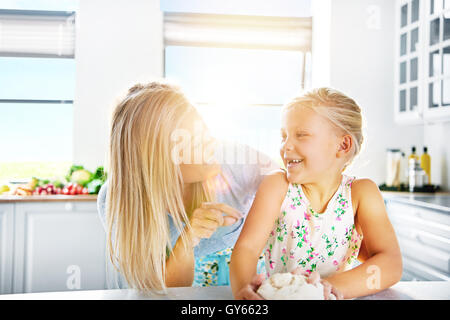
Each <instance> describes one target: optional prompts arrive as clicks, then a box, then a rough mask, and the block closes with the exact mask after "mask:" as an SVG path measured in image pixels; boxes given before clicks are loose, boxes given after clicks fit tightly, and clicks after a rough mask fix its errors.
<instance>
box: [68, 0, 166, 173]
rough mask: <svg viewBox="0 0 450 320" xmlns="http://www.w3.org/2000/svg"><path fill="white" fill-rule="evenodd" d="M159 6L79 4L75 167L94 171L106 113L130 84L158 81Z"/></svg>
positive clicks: (104, 139)
mask: <svg viewBox="0 0 450 320" xmlns="http://www.w3.org/2000/svg"><path fill="white" fill-rule="evenodd" d="M162 35H163V33H162V13H161V11H160V9H159V0H133V1H132V3H131V2H130V1H126V0H114V1H108V0H79V11H78V12H77V31H76V51H75V59H76V88H75V102H74V129H73V130H74V134H73V137H74V138H73V148H74V149H73V155H74V159H73V160H74V162H75V163H80V164H83V165H85V166H86V167H88V168H91V169H95V168H96V167H97V166H98V165H101V164H103V163H104V160H105V154H106V151H107V149H108V136H109V132H108V129H109V120H110V117H109V116H110V114H111V108H112V107H113V104H114V101H116V100H117V97H118V96H119V95H120V93H124V90H125V92H126V89H127V88H128V87H129V86H131V85H132V84H133V83H134V82H135V81H146V82H147V81H149V79H152V78H154V77H161V76H162V75H163V36H162Z"/></svg>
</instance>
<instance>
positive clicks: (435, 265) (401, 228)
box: [385, 197, 450, 281]
mask: <svg viewBox="0 0 450 320" xmlns="http://www.w3.org/2000/svg"><path fill="white" fill-rule="evenodd" d="M385 203H386V209H387V212H388V215H389V219H390V220H391V223H392V225H393V227H394V229H395V232H396V235H397V239H398V241H399V244H400V249H401V252H402V257H403V278H402V280H403V281H412V280H419V281H420V280H422V281H449V280H450V208H449V209H448V211H447V210H439V209H436V208H427V207H425V206H419V205H417V204H412V203H408V201H407V198H401V197H399V198H397V199H396V198H395V197H389V198H385Z"/></svg>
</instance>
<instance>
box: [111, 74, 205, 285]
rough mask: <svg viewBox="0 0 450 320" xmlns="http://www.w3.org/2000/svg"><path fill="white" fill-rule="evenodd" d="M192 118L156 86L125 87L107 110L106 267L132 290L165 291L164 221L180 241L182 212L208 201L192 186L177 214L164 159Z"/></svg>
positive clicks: (178, 194)
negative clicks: (109, 265)
mask: <svg viewBox="0 0 450 320" xmlns="http://www.w3.org/2000/svg"><path fill="white" fill-rule="evenodd" d="M195 114H196V111H195V109H194V107H193V106H192V105H191V104H190V103H189V101H188V100H187V98H186V97H185V96H184V94H183V93H182V92H181V91H180V90H179V88H178V87H176V86H174V85H171V84H167V83H162V82H151V83H149V84H146V85H141V84H137V85H135V86H133V87H132V88H130V89H129V91H128V94H127V95H126V97H125V98H124V99H123V100H122V101H121V102H120V103H119V104H118V105H117V106H116V108H115V109H114V112H113V115H112V123H111V132H110V146H109V155H108V158H109V159H108V163H109V165H108V167H107V171H108V177H109V179H108V180H109V181H108V189H107V190H108V191H107V197H106V213H107V214H106V217H107V226H108V232H107V250H108V253H109V259H110V261H111V262H112V264H113V266H114V267H115V268H116V269H117V270H118V271H119V272H120V273H121V274H122V275H123V276H124V277H125V279H126V281H127V282H128V284H129V286H131V287H133V288H137V289H140V290H143V291H146V290H152V291H163V292H165V291H166V286H165V281H164V279H165V270H166V258H167V252H168V250H171V249H172V247H171V238H170V231H169V220H168V216H167V213H170V214H171V216H172V220H173V222H174V225H175V227H176V228H177V229H178V232H179V233H180V234H181V237H183V239H185V240H186V233H185V232H184V230H183V229H184V225H188V226H189V220H188V217H189V214H190V213H191V212H190V211H192V210H193V209H194V208H195V207H198V206H199V204H201V203H202V202H204V201H212V200H213V192H212V189H211V188H210V185H209V184H207V183H202V182H199V183H195V184H194V185H193V195H194V196H193V199H192V201H191V204H190V205H189V206H188V208H187V209H185V207H184V204H183V189H182V188H183V181H182V180H183V179H182V175H181V171H180V168H179V165H177V164H176V163H174V161H172V159H171V148H172V146H173V142H172V141H171V134H172V132H173V131H174V130H176V129H177V128H179V127H180V125H181V123H182V121H183V120H184V119H186V117H192V115H195ZM184 243H186V241H184Z"/></svg>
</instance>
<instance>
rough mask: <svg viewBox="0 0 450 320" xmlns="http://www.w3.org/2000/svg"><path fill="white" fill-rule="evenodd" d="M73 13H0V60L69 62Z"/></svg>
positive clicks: (28, 11)
mask: <svg viewBox="0 0 450 320" xmlns="http://www.w3.org/2000/svg"><path fill="white" fill-rule="evenodd" d="M74 52H75V12H65V11H40V10H0V56H13V57H55V58H57V57H60V58H73V57H74Z"/></svg>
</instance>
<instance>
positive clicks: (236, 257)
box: [230, 170, 289, 299]
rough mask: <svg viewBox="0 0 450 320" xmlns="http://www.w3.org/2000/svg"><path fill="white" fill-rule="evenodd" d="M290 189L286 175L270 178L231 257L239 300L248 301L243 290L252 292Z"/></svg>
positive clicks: (257, 198)
mask: <svg viewBox="0 0 450 320" xmlns="http://www.w3.org/2000/svg"><path fill="white" fill-rule="evenodd" d="M288 185H289V183H288V182H287V180H286V177H285V174H284V172H283V171H280V170H277V171H275V172H273V173H271V174H269V175H267V176H266V177H265V178H264V180H263V181H262V182H261V184H260V186H259V189H258V191H257V193H256V196H255V199H254V201H253V204H252V207H251V209H250V211H249V213H248V216H247V219H246V221H245V224H244V227H243V228H242V231H241V233H240V235H239V239H238V240H237V242H236V244H235V246H234V248H233V253H232V255H231V262H230V282H231V289H232V291H233V296H234V297H235V299H241V298H245V296H244V295H243V293H242V290H243V289H244V288H246V287H247V288H251V286H250V287H249V285H250V283H251V281H252V279H254V276H255V275H256V266H257V263H258V258H259V256H260V254H261V252H262V250H263V249H264V246H265V244H266V241H267V238H268V237H269V233H270V232H271V231H272V227H273V225H274V222H275V220H276V218H277V217H278V215H279V214H280V208H281V204H282V202H283V199H284V197H285V195H286V192H287V188H288Z"/></svg>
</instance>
